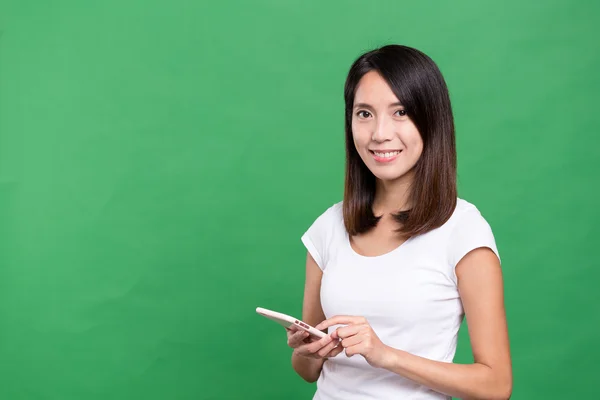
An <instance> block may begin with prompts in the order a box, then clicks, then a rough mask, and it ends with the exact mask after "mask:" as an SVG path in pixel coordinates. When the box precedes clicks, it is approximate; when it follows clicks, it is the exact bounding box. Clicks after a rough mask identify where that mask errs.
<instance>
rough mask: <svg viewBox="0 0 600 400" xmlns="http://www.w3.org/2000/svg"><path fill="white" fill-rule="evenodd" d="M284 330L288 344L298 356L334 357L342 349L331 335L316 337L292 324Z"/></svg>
mask: <svg viewBox="0 0 600 400" xmlns="http://www.w3.org/2000/svg"><path fill="white" fill-rule="evenodd" d="M285 330H286V331H287V342H288V346H290V347H291V348H292V349H294V354H296V355H298V356H302V357H308V358H315V359H326V358H330V357H335V356H337V355H338V354H339V353H341V352H342V351H343V350H344V348H343V347H342V346H340V345H339V344H340V342H339V340H334V339H333V338H332V337H331V335H327V336H325V337H323V338H321V339H316V338H313V337H311V336H310V335H309V334H308V332H306V331H304V330H302V329H300V328H297V327H295V326H294V325H292V326H291V327H289V328H286V329H285Z"/></svg>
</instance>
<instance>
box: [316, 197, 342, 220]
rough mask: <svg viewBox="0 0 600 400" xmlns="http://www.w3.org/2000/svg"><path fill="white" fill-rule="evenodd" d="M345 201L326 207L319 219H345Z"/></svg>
mask: <svg viewBox="0 0 600 400" xmlns="http://www.w3.org/2000/svg"><path fill="white" fill-rule="evenodd" d="M343 203H344V202H343V201H339V202H337V203H333V204H331V205H329V206H327V208H325V209H324V210H323V211H322V212H321V214H320V215H319V216H318V217H317V219H318V220H325V221H327V222H335V221H343V218H344V210H343Z"/></svg>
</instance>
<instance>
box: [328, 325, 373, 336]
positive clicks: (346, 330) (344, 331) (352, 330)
mask: <svg viewBox="0 0 600 400" xmlns="http://www.w3.org/2000/svg"><path fill="white" fill-rule="evenodd" d="M365 327H366V325H362V324H361V325H347V326H344V327H341V328H337V329H336V330H335V331H334V332H333V333H332V334H331V336H332V337H333V338H334V339H338V338H340V339H345V338H347V337H350V336H354V335H356V334H358V333H359V332H360V331H362V330H363V329H364V328H365Z"/></svg>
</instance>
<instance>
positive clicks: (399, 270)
mask: <svg viewBox="0 0 600 400" xmlns="http://www.w3.org/2000/svg"><path fill="white" fill-rule="evenodd" d="M302 242H303V243H304V245H305V246H306V248H307V250H308V251H309V252H310V254H311V255H312V257H313V258H314V259H315V261H316V263H317V264H318V266H319V268H321V270H323V278H322V281H321V305H322V307H323V312H324V313H325V317H326V318H330V317H333V316H335V315H353V316H362V317H365V318H366V319H367V320H368V322H369V323H370V325H371V327H372V328H373V330H374V331H375V333H376V334H377V336H378V337H379V338H380V339H381V341H382V342H383V343H384V344H386V345H388V346H391V347H393V348H397V349H400V350H404V351H407V352H409V353H412V354H414V355H417V356H421V357H426V358H428V359H431V360H437V361H445V362H452V361H453V358H454V353H455V351H456V341H457V334H458V330H459V328H460V325H461V322H462V319H463V316H464V312H463V308H462V303H461V300H460V296H459V293H458V289H457V278H456V274H455V267H456V264H457V263H458V261H460V259H461V258H462V257H463V256H465V255H466V254H467V253H468V252H469V251H471V250H473V249H476V248H478V247H489V248H491V249H492V250H493V251H494V252H495V253H496V255H497V256H498V258H500V257H499V255H498V250H497V248H496V243H495V239H494V235H493V233H492V230H491V229H490V226H489V225H488V223H487V222H486V220H485V219H484V218H483V217H482V216H481V214H480V212H479V210H478V209H477V208H476V207H475V206H474V205H473V204H471V203H469V202H467V201H465V200H463V199H460V198H459V199H458V200H457V206H456V209H455V210H454V212H453V214H452V217H451V218H450V219H449V220H448V221H447V222H446V223H445V224H444V225H442V226H441V227H439V228H437V229H434V230H432V231H430V232H428V233H425V234H423V235H420V236H416V237H414V238H411V239H409V240H408V241H406V242H404V243H403V244H402V245H400V246H399V247H397V248H396V249H394V250H392V251H391V252H389V253H386V254H383V255H380V256H376V257H367V256H362V255H359V254H358V253H356V252H355V251H354V250H353V248H352V247H351V245H350V242H349V240H348V233H347V232H346V229H345V227H344V222H343V216H342V202H339V203H337V204H334V205H333V206H331V207H330V208H329V209H327V210H326V211H325V212H324V213H323V214H322V215H320V216H319V217H318V218H317V219H316V221H315V222H314V223H313V224H312V225H311V227H310V228H309V229H308V231H307V232H306V233H305V234H304V235H303V236H302ZM337 327H338V326H333V327H331V328H329V332H332V331H333V330H335V329H336V328H337ZM314 399H318V400H330V399H343V400H352V399H360V400H367V399H377V400H384V399H394V400H397V399H411V400H421V399H450V397H448V396H445V395H443V394H441V393H439V392H435V391H433V390H431V389H429V388H427V387H424V386H422V385H419V384H416V383H414V382H413V381H410V380H408V379H405V378H403V377H401V376H400V375H398V374H395V373H393V372H390V371H388V370H385V369H382V368H373V367H371V366H370V365H369V364H368V363H367V361H366V360H365V359H364V358H363V357H362V356H361V355H358V354H357V355H355V356H353V357H351V358H349V357H347V356H346V355H345V353H344V352H342V353H341V354H339V355H337V356H336V357H334V358H330V359H328V360H327V361H325V363H324V365H323V369H322V371H321V375H320V377H319V379H318V381H317V391H316V393H315V396H314Z"/></svg>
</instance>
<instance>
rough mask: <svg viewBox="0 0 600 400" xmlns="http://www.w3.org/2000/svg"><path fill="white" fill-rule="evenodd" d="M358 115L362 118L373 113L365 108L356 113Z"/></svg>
mask: <svg viewBox="0 0 600 400" xmlns="http://www.w3.org/2000/svg"><path fill="white" fill-rule="evenodd" d="M356 115H358V116H359V117H361V118H369V116H370V115H371V113H370V112H368V111H365V110H360V111H359V112H357V113H356Z"/></svg>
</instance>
